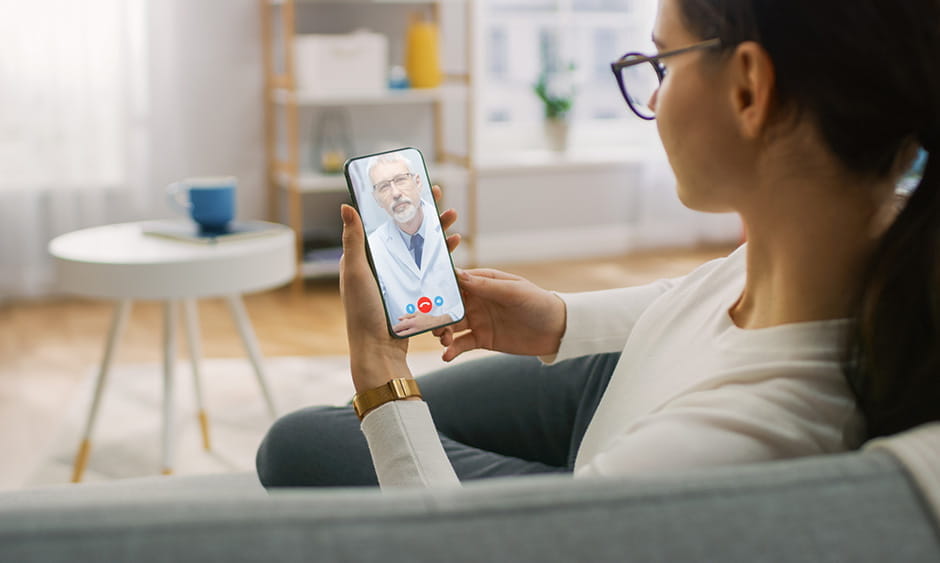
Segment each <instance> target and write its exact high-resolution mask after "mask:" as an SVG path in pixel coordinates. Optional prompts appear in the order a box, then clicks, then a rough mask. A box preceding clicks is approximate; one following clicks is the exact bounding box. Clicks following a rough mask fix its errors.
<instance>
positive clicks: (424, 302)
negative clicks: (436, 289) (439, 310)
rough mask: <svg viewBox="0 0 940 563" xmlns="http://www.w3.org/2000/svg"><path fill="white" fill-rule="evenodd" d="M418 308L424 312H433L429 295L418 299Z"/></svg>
mask: <svg viewBox="0 0 940 563" xmlns="http://www.w3.org/2000/svg"><path fill="white" fill-rule="evenodd" d="M418 310H419V311H421V312H422V313H430V312H431V300H430V299H429V298H427V297H422V298H421V299H418Z"/></svg>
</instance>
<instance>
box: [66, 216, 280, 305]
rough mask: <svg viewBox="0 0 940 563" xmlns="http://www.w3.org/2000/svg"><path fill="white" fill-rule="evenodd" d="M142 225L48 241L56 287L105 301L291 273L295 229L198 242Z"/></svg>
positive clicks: (193, 291) (247, 284)
mask: <svg viewBox="0 0 940 563" xmlns="http://www.w3.org/2000/svg"><path fill="white" fill-rule="evenodd" d="M143 224H144V223H121V224H116V225H105V226H102V227H93V228H90V229H83V230H80V231H74V232H71V233H67V234H64V235H62V236H60V237H57V238H55V239H53V240H52V242H50V243H49V253H50V254H52V256H53V257H55V259H56V263H57V267H58V281H59V287H60V288H61V289H62V290H64V291H67V292H69V293H76V294H79V295H86V296H89V297H102V298H107V299H161V300H162V299H190V298H198V297H220V296H225V295H234V294H241V293H249V292H252V291H260V290H264V289H270V288H273V287H277V286H279V285H283V284H284V283H286V282H288V281H290V280H291V279H293V277H294V273H295V270H296V267H297V265H296V254H295V245H294V242H295V239H294V232H293V231H292V230H291V229H289V228H287V227H285V226H284V225H277V224H274V223H272V224H271V225H272V227H273V228H276V229H277V232H275V233H273V234H265V235H263V236H257V237H254V238H244V239H238V240H220V241H219V242H217V243H213V244H201V243H194V242H185V241H177V240H171V239H167V238H163V237H158V236H153V235H146V234H144V233H143V232H142V225H143Z"/></svg>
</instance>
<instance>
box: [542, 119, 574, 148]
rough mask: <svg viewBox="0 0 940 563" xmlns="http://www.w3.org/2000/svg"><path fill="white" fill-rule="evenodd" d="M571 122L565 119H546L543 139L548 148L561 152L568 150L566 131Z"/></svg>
mask: <svg viewBox="0 0 940 563" xmlns="http://www.w3.org/2000/svg"><path fill="white" fill-rule="evenodd" d="M570 128H571V124H570V123H569V122H568V120H567V119H546V120H545V140H546V142H547V144H548V148H549V149H551V150H554V151H559V152H563V151H566V150H568V131H569V129H570Z"/></svg>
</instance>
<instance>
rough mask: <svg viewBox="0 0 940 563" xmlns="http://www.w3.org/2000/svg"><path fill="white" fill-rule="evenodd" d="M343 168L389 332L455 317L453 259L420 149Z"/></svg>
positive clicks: (429, 326)
mask: <svg viewBox="0 0 940 563" xmlns="http://www.w3.org/2000/svg"><path fill="white" fill-rule="evenodd" d="M345 173H346V183H347V185H348V187H349V193H350V196H351V197H352V200H353V203H354V204H355V206H356V209H358V211H359V215H360V217H362V223H363V226H364V227H365V231H366V248H367V251H368V254H369V262H370V264H371V266H372V272H373V273H374V274H375V278H376V280H377V282H378V284H379V289H380V290H381V293H382V302H383V303H384V306H385V316H386V319H387V320H388V330H389V333H390V334H391V335H392V336H395V337H398V338H405V337H409V336H414V335H415V334H420V333H422V332H427V331H429V330H433V329H435V328H438V327H442V326H446V325H449V324H453V323H456V322H458V321H460V320H461V319H463V316H464V304H463V300H462V299H461V297H460V288H459V286H458V285H457V276H456V275H455V274H454V264H453V262H452V261H451V256H450V252H448V250H447V241H446V238H445V235H444V229H443V228H442V227H441V221H440V217H439V213H438V210H437V206H436V205H435V203H434V198H433V196H432V195H431V182H430V180H429V179H428V173H427V167H426V166H425V163H424V158H423V157H422V156H421V153H420V152H419V151H418V150H417V149H414V148H403V149H397V150H393V151H388V152H383V153H378V154H371V155H366V156H360V157H356V158H352V159H350V160H349V161H347V162H346V166H345Z"/></svg>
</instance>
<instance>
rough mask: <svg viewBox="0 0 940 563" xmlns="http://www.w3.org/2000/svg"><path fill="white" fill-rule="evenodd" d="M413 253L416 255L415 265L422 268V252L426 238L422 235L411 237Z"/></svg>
mask: <svg viewBox="0 0 940 563" xmlns="http://www.w3.org/2000/svg"><path fill="white" fill-rule="evenodd" d="M409 250H411V253H412V254H414V257H415V264H417V265H418V267H419V268H420V267H421V251H422V250H424V238H423V237H422V236H421V235H417V234H416V235H414V236H413V237H411V248H410V249H409Z"/></svg>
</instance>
